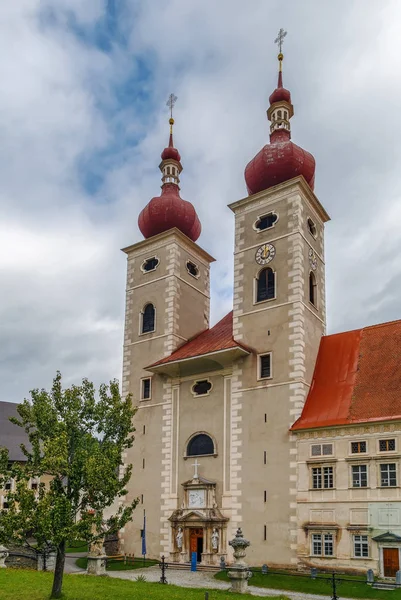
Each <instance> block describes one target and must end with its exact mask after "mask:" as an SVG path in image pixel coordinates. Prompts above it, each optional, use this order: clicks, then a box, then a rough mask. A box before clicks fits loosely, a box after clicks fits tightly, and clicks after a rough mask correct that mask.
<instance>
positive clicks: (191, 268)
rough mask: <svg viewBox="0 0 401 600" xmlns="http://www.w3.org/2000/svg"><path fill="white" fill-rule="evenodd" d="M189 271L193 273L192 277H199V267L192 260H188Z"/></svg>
mask: <svg viewBox="0 0 401 600" xmlns="http://www.w3.org/2000/svg"><path fill="white" fill-rule="evenodd" d="M187 271H188V273H189V274H190V275H192V277H196V278H198V277H199V269H198V267H197V266H196V264H195V263H193V262H191V261H190V260H188V261H187Z"/></svg>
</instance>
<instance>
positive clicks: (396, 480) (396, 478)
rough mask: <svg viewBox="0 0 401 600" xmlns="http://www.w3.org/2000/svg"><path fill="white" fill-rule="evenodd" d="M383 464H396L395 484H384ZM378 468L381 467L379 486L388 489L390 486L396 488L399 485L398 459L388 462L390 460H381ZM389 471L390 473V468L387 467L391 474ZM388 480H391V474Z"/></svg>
mask: <svg viewBox="0 0 401 600" xmlns="http://www.w3.org/2000/svg"><path fill="white" fill-rule="evenodd" d="M383 465H387V466H390V465H394V466H395V485H383V480H382V466H383ZM378 469H379V477H378V481H379V484H380V485H379V486H378V487H381V488H386V489H389V488H393V489H394V488H397V487H398V463H397V462H396V461H393V462H388V461H386V462H380V463H379V464H378ZM391 472H393V471H391ZM389 473H390V470H389V469H387V474H389ZM388 481H389V482H390V476H389V477H388Z"/></svg>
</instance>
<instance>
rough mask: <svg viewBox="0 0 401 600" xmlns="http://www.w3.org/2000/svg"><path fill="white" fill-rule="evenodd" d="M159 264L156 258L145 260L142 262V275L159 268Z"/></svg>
mask: <svg viewBox="0 0 401 600" xmlns="http://www.w3.org/2000/svg"><path fill="white" fill-rule="evenodd" d="M159 262H160V261H159V259H158V258H156V256H152V258H147V259H146V260H144V261H143V263H142V266H141V269H142V271H143V272H144V273H148V272H149V271H154V270H155V269H156V268H157V267H158V266H159Z"/></svg>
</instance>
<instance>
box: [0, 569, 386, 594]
mask: <svg viewBox="0 0 401 600" xmlns="http://www.w3.org/2000/svg"><path fill="white" fill-rule="evenodd" d="M52 579H53V576H52V574H51V573H43V572H38V571H24V570H21V569H18V570H17V569H0V598H1V600H48V598H49V594H50V590H51V585H52ZM205 591H209V600H224V599H228V598H230V599H231V600H240V599H242V600H252V598H255V596H250V595H248V594H246V595H244V594H241V595H239V594H232V593H231V592H225V591H220V590H201V589H199V590H198V589H188V588H179V587H176V586H174V585H161V584H160V583H142V582H135V581H134V582H133V581H126V580H122V579H114V578H111V577H93V576H89V575H88V576H87V575H65V576H64V584H63V592H64V593H63V600H103V599H104V598H110V599H112V600H133V599H135V600H204V598H205ZM386 598H387V596H386ZM275 600H287V599H286V598H285V596H280V598H277V597H276V598H275Z"/></svg>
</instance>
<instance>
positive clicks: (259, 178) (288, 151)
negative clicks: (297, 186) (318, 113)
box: [245, 131, 315, 196]
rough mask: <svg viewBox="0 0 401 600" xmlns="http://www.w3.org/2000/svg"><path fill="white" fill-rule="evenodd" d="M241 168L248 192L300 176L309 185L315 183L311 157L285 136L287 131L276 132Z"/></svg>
mask: <svg viewBox="0 0 401 600" xmlns="http://www.w3.org/2000/svg"><path fill="white" fill-rule="evenodd" d="M270 139H271V143H270V144H266V146H264V147H263V148H262V150H261V151H260V152H258V154H257V155H256V156H255V158H253V159H252V160H251V161H250V162H249V163H248V164H247V166H246V168H245V181H246V187H247V190H248V194H249V195H250V196H251V195H252V194H257V192H261V191H263V190H267V189H268V188H270V187H273V186H274V185H278V184H279V183H283V182H284V181H288V180H289V179H292V178H293V177H297V176H298V175H303V176H304V178H305V180H306V182H307V183H308V185H309V187H310V188H311V189H312V190H313V189H314V185H315V159H314V158H313V156H312V154H310V152H307V151H306V150H303V149H302V148H300V147H299V146H297V145H296V144H294V143H293V142H291V140H290V139H289V132H287V131H277V132H275V133H274V134H272V136H271V138H270Z"/></svg>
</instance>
